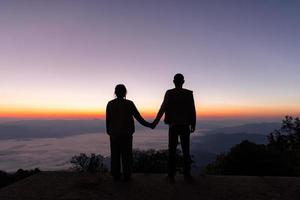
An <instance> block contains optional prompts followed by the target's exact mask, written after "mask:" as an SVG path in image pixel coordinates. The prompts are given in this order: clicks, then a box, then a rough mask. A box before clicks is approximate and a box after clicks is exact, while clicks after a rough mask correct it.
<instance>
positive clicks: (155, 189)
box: [0, 172, 300, 200]
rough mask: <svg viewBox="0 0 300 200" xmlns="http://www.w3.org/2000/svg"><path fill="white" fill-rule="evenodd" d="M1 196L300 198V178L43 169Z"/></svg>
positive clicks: (22, 199)
mask: <svg viewBox="0 0 300 200" xmlns="http://www.w3.org/2000/svg"><path fill="white" fill-rule="evenodd" d="M0 199H1V200H8V199H16V200H26V199H30V200H37V199H39V200H40V199H46V200H48V199H49V200H55V199H60V200H82V199H89V200H93V199H97V200H100V199H101V200H106V199H118V200H119V199H126V200H127V199H128V200H148V199H151V200H153V199H162V200H168V199H172V200H176V199H184V200H193V199H197V200H199V199H204V200H206V199H208V200H215V199H222V200H224V199H229V200H235V199H239V200H246V199H249V200H250V199H251V200H255V199H261V200H263V199H266V200H269V199H272V200H276V199H278V200H279V199H280V200H284V199H288V200H293V199H295V200H296V199H297V200H299V199H300V178H294V177H246V176H199V177H196V182H195V183H193V184H187V183H185V182H184V181H183V178H182V177H181V176H178V177H176V183H174V184H170V183H168V182H167V181H166V180H165V175H159V174H151V175H144V174H135V175H134V176H133V180H132V181H131V182H114V181H113V180H112V178H111V177H110V176H109V175H91V174H87V173H74V172H41V173H39V174H36V175H34V176H31V177H29V178H26V179H24V180H21V181H19V182H17V183H15V184H13V185H10V186H7V187H5V188H2V189H1V190H0Z"/></svg>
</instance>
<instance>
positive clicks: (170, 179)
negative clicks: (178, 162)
mask: <svg viewBox="0 0 300 200" xmlns="http://www.w3.org/2000/svg"><path fill="white" fill-rule="evenodd" d="M166 180H167V181H168V182H169V183H175V177H174V176H169V175H168V176H166Z"/></svg>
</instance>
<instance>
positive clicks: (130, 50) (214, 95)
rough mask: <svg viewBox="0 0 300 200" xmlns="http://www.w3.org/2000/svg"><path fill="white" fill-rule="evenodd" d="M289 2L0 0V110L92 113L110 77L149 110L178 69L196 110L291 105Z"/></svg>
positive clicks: (292, 16) (299, 70)
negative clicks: (191, 91)
mask: <svg viewBox="0 0 300 200" xmlns="http://www.w3.org/2000/svg"><path fill="white" fill-rule="evenodd" d="M299 10H300V1H299V2H298V1H276V0H272V1H271V0H270V1H268V0H266V1H254V0H253V1H243V0H237V1H222V0H220V1H211V0H210V1H208V0H207V1H126V3H125V1H92V0H88V1H77V0H74V1H73V0H72V1H71V0H69V1H41V0H37V1H21V0H20V1H13V0H9V1H5V0H3V1H1V2H0V30H1V31H0V44H1V46H0V111H1V109H2V110H4V112H9V110H22V109H40V110H42V109H45V108H47V109H56V110H59V109H61V110H68V109H69V110H80V111H85V110H86V111H92V110H93V111H97V110H99V111H100V112H102V111H103V110H104V108H105V106H106V103H107V101H108V100H110V99H111V98H113V89H114V86H115V85H116V84H117V83H124V84H125V85H126V86H127V88H128V98H129V99H132V100H134V102H135V103H136V105H137V106H138V108H139V109H141V110H144V111H149V110H152V111H153V110H155V111H156V110H157V109H158V108H159V105H160V103H161V101H162V98H163V95H164V92H165V90H166V89H168V88H170V87H172V78H173V75H174V74H175V73H176V72H181V73H183V74H184V75H185V77H186V87H187V88H190V89H192V90H193V91H194V94H195V100H196V102H197V107H198V110H200V111H201V109H203V110H204V112H207V113H209V112H210V109H211V108H214V109H223V110H224V113H225V111H226V110H227V111H226V112H231V110H235V109H239V110H244V111H245V112H248V111H250V110H251V109H254V110H255V109H256V110H257V112H258V111H259V112H262V113H263V112H264V111H263V110H264V109H266V110H267V112H270V110H274V113H280V114H282V113H285V114H299V113H300V92H299V86H298V85H299V78H300V56H299V55H300V37H299V35H300V12H299ZM214 112H216V111H212V113H214ZM251 113H252V112H251ZM252 114H253V113H252ZM0 116H1V113H0Z"/></svg>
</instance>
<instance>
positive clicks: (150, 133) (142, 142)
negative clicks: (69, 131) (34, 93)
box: [0, 129, 199, 171]
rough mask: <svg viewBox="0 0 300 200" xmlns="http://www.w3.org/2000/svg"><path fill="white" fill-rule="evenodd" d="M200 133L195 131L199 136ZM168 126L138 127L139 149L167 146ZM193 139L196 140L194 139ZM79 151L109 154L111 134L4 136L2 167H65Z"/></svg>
mask: <svg viewBox="0 0 300 200" xmlns="http://www.w3.org/2000/svg"><path fill="white" fill-rule="evenodd" d="M196 135H199V133H197V134H196V133H195V134H193V135H192V137H193V136H196ZM167 136H168V134H167V130H164V129H155V130H149V129H147V130H137V131H136V132H135V134H134V137H133V148H135V149H142V150H146V149H166V148H167V147H168V139H167V138H168V137H167ZM191 141H192V140H191ZM79 153H87V154H89V153H96V154H101V155H103V156H109V154H110V149H109V137H108V135H106V134H105V133H86V134H81V135H74V136H69V137H64V138H33V139H10V140H0V170H4V171H15V170H17V169H19V168H22V169H33V168H36V167H38V168H40V169H41V170H65V169H69V168H70V167H71V165H70V159H71V157H72V156H74V155H77V154H79Z"/></svg>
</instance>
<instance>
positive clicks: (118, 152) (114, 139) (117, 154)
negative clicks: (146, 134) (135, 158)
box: [110, 136, 132, 177]
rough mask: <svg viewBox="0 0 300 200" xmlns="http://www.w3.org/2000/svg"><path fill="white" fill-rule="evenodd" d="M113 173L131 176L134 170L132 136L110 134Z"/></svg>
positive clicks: (118, 175)
mask: <svg viewBox="0 0 300 200" xmlns="http://www.w3.org/2000/svg"><path fill="white" fill-rule="evenodd" d="M110 153H111V175H112V176H114V177H120V176H121V164H122V171H123V174H124V176H125V177H130V176H131V172H132V136H110Z"/></svg>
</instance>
